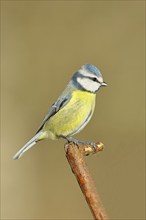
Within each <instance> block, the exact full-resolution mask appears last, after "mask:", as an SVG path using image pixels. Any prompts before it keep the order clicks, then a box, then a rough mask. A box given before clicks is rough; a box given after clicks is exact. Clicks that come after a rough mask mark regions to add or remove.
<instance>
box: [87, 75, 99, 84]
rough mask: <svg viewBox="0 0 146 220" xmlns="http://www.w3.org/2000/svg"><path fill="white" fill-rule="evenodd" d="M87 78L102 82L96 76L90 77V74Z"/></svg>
mask: <svg viewBox="0 0 146 220" xmlns="http://www.w3.org/2000/svg"><path fill="white" fill-rule="evenodd" d="M86 78H88V79H91V80H92V81H94V82H98V83H101V82H99V80H98V79H97V78H96V77H90V76H88V77H86Z"/></svg>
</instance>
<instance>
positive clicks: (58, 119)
mask: <svg viewBox="0 0 146 220" xmlns="http://www.w3.org/2000/svg"><path fill="white" fill-rule="evenodd" d="M94 107H95V94H93V93H89V92H85V91H80V90H76V91H73V93H72V97H71V99H70V101H69V102H68V103H67V104H66V105H65V106H64V107H63V108H62V109H60V110H59V111H58V112H57V113H56V114H55V115H54V116H52V117H51V118H50V119H49V121H48V122H47V123H46V125H45V126H44V130H45V131H48V136H49V137H50V138H52V139H55V138H57V137H59V136H60V135H63V136H71V135H74V134H75V133H78V132H79V131H80V130H81V129H83V128H84V126H85V125H86V124H87V123H88V121H89V120H90V118H91V116H92V114H93V111H94Z"/></svg>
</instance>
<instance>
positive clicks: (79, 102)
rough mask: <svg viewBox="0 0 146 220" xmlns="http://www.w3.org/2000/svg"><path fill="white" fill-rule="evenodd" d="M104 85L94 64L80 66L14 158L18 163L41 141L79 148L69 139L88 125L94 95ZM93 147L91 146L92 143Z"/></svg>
mask: <svg viewBox="0 0 146 220" xmlns="http://www.w3.org/2000/svg"><path fill="white" fill-rule="evenodd" d="M102 86H107V84H106V83H105V82H104V81H103V77H102V74H101V72H100V70H99V69H98V68H97V67H96V66H94V65H93V64H85V65H83V66H82V67H81V68H80V69H79V70H78V71H77V72H75V73H74V75H73V76H72V78H71V80H70V81H69V83H68V84H67V86H66V88H65V89H64V91H63V92H62V94H61V95H60V96H59V98H58V99H57V101H56V102H55V103H54V104H53V105H52V106H51V107H50V108H49V110H48V112H47V114H46V116H45V117H44V120H43V121H42V123H41V125H40V127H39V129H38V130H37V132H36V134H35V135H34V136H33V137H32V139H31V140H29V141H28V142H27V143H26V144H25V145H24V146H23V147H22V148H21V149H20V150H19V151H18V152H17V153H16V154H15V155H14V157H13V159H14V160H16V159H19V158H20V157H21V156H22V155H23V154H24V152H26V151H27V150H28V149H30V148H31V147H32V146H34V145H35V144H36V143H37V142H39V141H41V140H44V139H52V140H57V139H59V138H63V139H66V140H67V141H68V142H74V143H75V144H78V143H79V142H80V141H79V140H77V139H75V138H73V137H72V136H73V135H75V134H77V133H78V132H80V131H81V130H82V129H83V128H84V127H85V126H86V125H87V123H88V122H89V121H90V119H91V117H92V115H93V112H94V109H95V102H96V93H97V91H98V90H99V89H100V87H102ZM91 144H92V145H94V143H93V142H92V143H91Z"/></svg>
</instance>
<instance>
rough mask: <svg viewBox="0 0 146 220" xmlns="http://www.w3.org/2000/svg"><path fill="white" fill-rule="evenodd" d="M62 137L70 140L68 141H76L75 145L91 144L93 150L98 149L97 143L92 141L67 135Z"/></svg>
mask: <svg viewBox="0 0 146 220" xmlns="http://www.w3.org/2000/svg"><path fill="white" fill-rule="evenodd" d="M61 137H62V138H64V139H66V140H67V141H68V143H71V142H72V143H74V144H75V145H77V146H78V147H79V145H84V146H85V145H86V146H87V145H90V147H92V148H93V151H94V152H96V149H97V144H96V143H94V142H92V141H80V140H78V139H75V138H73V137H65V136H61Z"/></svg>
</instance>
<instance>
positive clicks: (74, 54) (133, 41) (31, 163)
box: [1, 1, 145, 220]
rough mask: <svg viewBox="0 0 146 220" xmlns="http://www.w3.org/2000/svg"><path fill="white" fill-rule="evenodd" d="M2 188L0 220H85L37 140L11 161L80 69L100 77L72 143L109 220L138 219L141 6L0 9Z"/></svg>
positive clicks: (64, 165) (58, 153) (49, 147)
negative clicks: (85, 143)
mask: <svg viewBox="0 0 146 220" xmlns="http://www.w3.org/2000/svg"><path fill="white" fill-rule="evenodd" d="M1 3H2V8H1V13H2V14H1V18H2V23H1V24H2V26H1V31H2V34H1V37H2V59H1V64H2V148H1V155H2V156H1V165H2V168H1V169H2V176H1V177H2V181H1V183H2V190H1V202H2V204H1V207H2V216H1V218H2V219H3V220H5V219H19V220H21V219H41V220H42V219H92V215H91V213H90V211H89V209H88V207H87V204H86V202H85V200H84V198H83V196H82V193H81V191H80V189H79V186H78V184H77V182H76V180H75V177H74V176H73V174H72V172H71V170H70V167H69V165H68V162H67V160H66V158H65V153H64V141H63V140H60V141H56V142H53V141H50V140H49V141H44V142H40V143H39V144H38V145H37V146H36V147H34V148H32V149H31V150H30V151H28V152H27V153H26V154H25V155H24V157H22V159H20V160H18V161H13V160H12V156H13V155H14V154H15V153H16V151H17V150H18V149H19V148H20V147H22V146H23V145H24V144H25V143H26V141H28V140H29V138H31V137H32V136H33V134H34V133H35V131H36V130H37V128H38V127H39V125H40V122H41V121H42V119H43V117H44V115H45V113H46V111H47V109H48V107H49V106H50V105H51V104H52V103H53V102H54V101H55V100H56V98H58V95H59V94H60V92H61V91H62V90H63V89H64V87H65V86H66V84H67V83H68V81H69V80H70V78H71V76H72V74H73V73H74V72H75V71H76V70H78V68H80V66H81V65H83V64H85V63H93V64H94V65H96V66H98V67H99V69H100V70H101V72H102V74H103V77H104V80H105V81H106V82H107V83H108V87H107V88H102V89H101V90H100V91H99V92H98V94H97V105H96V111H95V113H94V116H93V119H92V120H91V122H90V123H89V124H88V126H87V127H86V128H85V129H84V130H83V131H82V132H81V133H80V134H79V135H77V136H76V138H79V139H84V140H93V141H102V142H104V144H105V146H106V148H105V150H104V151H103V152H102V153H100V154H99V155H97V156H90V157H88V158H86V160H87V163H88V165H89V168H90V171H91V173H92V175H93V178H94V180H95V184H96V187H97V190H98V192H99V194H100V197H101V199H102V202H103V204H104V206H105V209H106V211H107V213H108V215H109V217H110V219H118V220H119V219H120V220H123V219H125V220H127V219H139V220H141V219H144V218H145V216H144V209H145V200H144V198H145V190H144V187H145V182H144V176H145V171H144V167H145V166H144V165H145V163H144V159H145V150H144V135H145V133H144V99H145V97H144V62H145V60H144V58H145V57H144V41H145V39H144V37H145V36H144V25H145V24H144V22H145V21H144V13H145V12H144V1H69V2H67V1H54V2H53V1H2V2H1Z"/></svg>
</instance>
